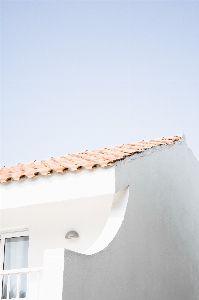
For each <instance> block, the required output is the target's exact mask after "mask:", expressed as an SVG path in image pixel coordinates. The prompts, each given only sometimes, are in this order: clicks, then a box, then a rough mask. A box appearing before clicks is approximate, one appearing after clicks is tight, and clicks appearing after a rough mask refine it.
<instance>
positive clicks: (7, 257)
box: [0, 231, 29, 299]
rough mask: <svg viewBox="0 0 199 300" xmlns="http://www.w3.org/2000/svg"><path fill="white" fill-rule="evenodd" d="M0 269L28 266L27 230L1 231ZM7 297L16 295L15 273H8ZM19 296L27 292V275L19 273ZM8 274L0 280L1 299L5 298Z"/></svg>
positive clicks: (10, 297) (21, 296)
mask: <svg viewBox="0 0 199 300" xmlns="http://www.w3.org/2000/svg"><path fill="white" fill-rule="evenodd" d="M0 239H1V240H0V242H1V244H0V251H1V252H0V254H1V255H0V257H1V262H0V263H1V269H2V270H13V269H21V268H27V267H28V245H29V237H28V232H27V231H24V232H12V233H11V232H9V233H2V234H1V237H0ZM9 277H10V278H9V280H10V283H9V290H10V291H9V295H8V296H9V297H8V298H9V299H12V298H16V297H17V294H16V293H17V277H18V275H17V274H10V275H9ZM19 277H20V278H19V280H20V281H19V298H25V297H26V292H27V275H26V274H20V275H19ZM7 285H8V275H4V276H3V280H2V299H7Z"/></svg>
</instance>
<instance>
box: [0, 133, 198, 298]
mask: <svg viewBox="0 0 199 300" xmlns="http://www.w3.org/2000/svg"><path fill="white" fill-rule="evenodd" d="M0 182H1V201H0V237H1V246H0V247H1V249H0V250H1V260H0V268H1V270H0V274H1V277H2V279H1V280H2V282H3V288H2V289H0V292H1V293H2V298H3V299H9V298H26V299H29V300H35V299H39V300H51V299H52V300H55V299H56V300H61V299H63V300H68V299H70V300H124V299H125V300H132V299H133V300H134V299H135V300H143V299H149V300H156V299H157V300H160V299H161V300H171V299H172V300H173V299H174V300H195V299H199V163H198V161H197V159H196V158H195V157H194V156H193V154H192V152H191V150H190V149H189V148H188V147H187V145H186V142H185V138H184V136H173V137H170V138H162V139H155V140H150V141H142V142H138V143H134V144H127V145H120V146H117V147H113V148H104V149H100V150H93V151H85V152H81V153H78V154H70V155H66V156H61V157H57V158H50V159H47V160H42V161H34V162H32V163H27V164H19V165H16V166H12V167H8V168H7V167H3V168H1V169H0ZM70 231H73V232H72V235H73V236H72V237H73V238H71V239H69V238H67V237H70ZM67 233H69V234H68V235H67ZM75 234H77V236H78V237H77V238H75Z"/></svg>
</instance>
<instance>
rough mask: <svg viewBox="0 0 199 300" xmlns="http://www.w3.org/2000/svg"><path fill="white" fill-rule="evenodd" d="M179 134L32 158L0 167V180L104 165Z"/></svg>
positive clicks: (169, 141) (172, 141)
mask: <svg viewBox="0 0 199 300" xmlns="http://www.w3.org/2000/svg"><path fill="white" fill-rule="evenodd" d="M181 138H182V135H175V136H172V137H167V138H164V137H163V138H161V139H154V140H150V141H141V142H137V143H132V144H131V143H130V144H122V145H119V146H116V147H109V148H103V149H98V150H92V151H87V150H86V151H84V152H79V153H76V154H68V155H63V156H59V157H51V158H49V159H44V160H38V161H33V162H31V163H26V164H18V165H14V166H11V167H3V168H0V183H5V182H10V181H12V180H21V179H24V178H34V177H36V176H38V175H49V174H52V173H53V172H56V173H63V172H66V171H68V170H70V171H72V172H73V171H77V170H80V169H82V168H84V169H87V170H92V169H95V168H96V167H97V166H99V167H102V168H104V167H107V166H109V165H110V164H111V163H114V162H116V161H118V160H121V159H124V158H125V157H126V156H131V155H133V154H135V153H139V152H142V151H144V150H145V149H148V148H152V147H156V146H160V145H169V144H174V142H175V141H177V140H179V139H181Z"/></svg>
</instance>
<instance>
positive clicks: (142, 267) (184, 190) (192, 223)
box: [62, 140, 199, 300]
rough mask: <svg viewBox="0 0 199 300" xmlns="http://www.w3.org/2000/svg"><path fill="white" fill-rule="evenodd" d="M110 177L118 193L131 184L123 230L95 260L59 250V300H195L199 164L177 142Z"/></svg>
mask: <svg viewBox="0 0 199 300" xmlns="http://www.w3.org/2000/svg"><path fill="white" fill-rule="evenodd" d="M115 170H116V191H117V190H120V189H121V188H123V187H124V186H126V185H129V201H128V205H127V210H126V214H125V218H124V221H123V223H122V226H121V228H120V230H119V231H118V233H117V235H116V236H115V238H114V239H113V241H112V242H111V243H110V244H109V245H108V247H106V248H105V249H104V250H102V251H100V252H98V253H96V254H93V255H91V256H88V255H83V254H79V253H76V252H71V251H67V250H65V268H64V270H65V272H64V280H63V284H64V287H63V295H62V299H64V300H66V299H73V300H79V299H81V300H84V299H85V300H87V299H89V300H92V299H95V300H101V299H109V300H121V299H126V300H132V299H135V300H143V299H148V300H159V299H161V300H171V299H175V300H187V299H191V300H197V299H198V298H199V162H198V161H197V159H196V158H195V157H194V156H193V154H192V152H191V150H190V149H189V148H188V147H187V145H186V144H185V143H184V141H183V140H181V141H179V142H177V143H175V145H172V146H161V147H157V148H154V149H150V150H147V151H145V152H144V153H142V154H141V155H135V156H133V157H131V158H127V159H126V160H124V161H122V162H117V163H116V167H115ZM68 270H70V273H69V272H68Z"/></svg>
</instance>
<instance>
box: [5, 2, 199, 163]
mask: <svg viewBox="0 0 199 300" xmlns="http://www.w3.org/2000/svg"><path fill="white" fill-rule="evenodd" d="M178 133H185V135H186V138H187V143H188V145H189V147H190V148H191V149H192V150H193V152H194V154H195V156H196V157H197V158H199V1H50V0H49V1H34V0H32V1H28V0H24V1H23V0H21V1H16V0H15V1H9V0H5V1H1V165H12V164H17V163H19V162H20V163H23V162H29V161H32V160H35V159H44V158H48V157H51V156H58V155H63V154H67V153H73V152H78V151H82V150H86V149H95V148H101V147H107V146H114V145H117V144H121V143H129V142H135V141H139V140H143V139H153V138H156V137H162V136H170V135H175V134H178Z"/></svg>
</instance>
